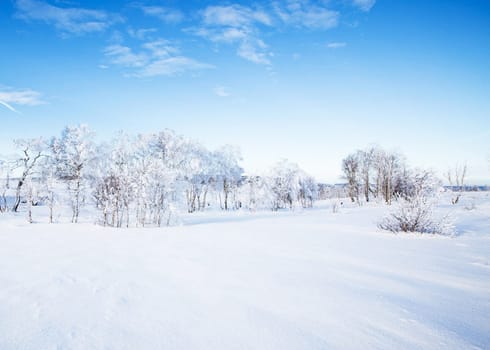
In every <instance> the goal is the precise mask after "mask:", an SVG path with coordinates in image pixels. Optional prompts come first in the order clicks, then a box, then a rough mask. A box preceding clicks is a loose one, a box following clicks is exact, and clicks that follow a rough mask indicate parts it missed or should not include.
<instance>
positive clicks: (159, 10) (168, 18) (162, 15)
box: [141, 6, 184, 23]
mask: <svg viewBox="0 0 490 350" xmlns="http://www.w3.org/2000/svg"><path fill="white" fill-rule="evenodd" d="M141 10H142V11H143V13H144V14H145V15H147V16H153V17H156V18H158V19H160V20H161V21H163V22H165V23H179V22H182V21H183V19H184V14H183V13H182V12H181V11H179V10H176V9H172V8H168V7H162V6H143V7H141Z"/></svg>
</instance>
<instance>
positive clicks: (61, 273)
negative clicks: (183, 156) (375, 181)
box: [0, 195, 490, 350]
mask: <svg viewBox="0 0 490 350" xmlns="http://www.w3.org/2000/svg"><path fill="white" fill-rule="evenodd" d="M480 197H481V198H483V196H480ZM481 198H476V199H475V201H479V202H478V203H477V204H476V208H475V209H473V210H466V209H464V206H465V203H462V204H461V205H460V206H459V207H458V208H457V209H453V208H452V207H450V206H447V208H443V209H448V210H456V212H455V217H456V218H457V221H456V225H457V229H458V232H459V235H458V236H456V237H442V236H428V235H417V234H398V235H394V234H391V233H386V232H382V231H380V230H378V229H377V228H376V222H377V221H378V219H379V218H380V217H381V216H382V215H383V214H385V212H386V207H384V206H382V207H379V206H367V205H366V206H364V207H361V208H342V209H341V211H340V213H337V214H334V213H332V211H331V210H330V208H329V207H328V203H322V204H320V205H319V206H318V207H317V208H315V209H313V210H309V211H295V212H292V213H291V212H279V213H272V212H261V213H246V212H231V213H224V214H223V213H204V214H202V213H197V214H196V215H192V216H188V217H185V218H184V219H183V220H184V222H185V225H184V226H180V227H172V228H144V229H136V228H135V229H111V228H103V227H100V226H95V225H92V224H88V223H85V224H78V225H75V224H53V225H49V224H44V223H37V224H33V225H29V224H27V223H23V221H21V219H22V220H23V218H21V217H11V216H6V215H3V216H0V349H3V350H8V349H309V350H312V349H490V204H489V203H490V200H488V195H487V196H486V197H485V199H486V201H485V202H482V200H481ZM467 200H469V199H467Z"/></svg>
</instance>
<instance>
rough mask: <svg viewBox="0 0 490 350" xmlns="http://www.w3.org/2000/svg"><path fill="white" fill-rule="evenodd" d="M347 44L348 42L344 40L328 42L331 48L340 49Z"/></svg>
mask: <svg viewBox="0 0 490 350" xmlns="http://www.w3.org/2000/svg"><path fill="white" fill-rule="evenodd" d="M346 46H347V43H344V42H332V43H328V44H327V47H328V48H329V49H340V48H342V47H346Z"/></svg>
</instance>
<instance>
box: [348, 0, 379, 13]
mask: <svg viewBox="0 0 490 350" xmlns="http://www.w3.org/2000/svg"><path fill="white" fill-rule="evenodd" d="M352 3H353V4H354V6H356V7H358V8H360V9H361V10H362V11H366V12H367V11H369V10H371V8H372V7H373V6H374V4H375V3H376V0H352Z"/></svg>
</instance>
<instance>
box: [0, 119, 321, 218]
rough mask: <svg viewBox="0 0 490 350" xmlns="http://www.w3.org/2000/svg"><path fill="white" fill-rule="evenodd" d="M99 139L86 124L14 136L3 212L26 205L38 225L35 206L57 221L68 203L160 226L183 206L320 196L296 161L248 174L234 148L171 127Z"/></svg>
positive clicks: (0, 163) (277, 203) (308, 202)
mask: <svg viewBox="0 0 490 350" xmlns="http://www.w3.org/2000/svg"><path fill="white" fill-rule="evenodd" d="M94 136H95V135H94V132H93V131H92V130H90V129H89V128H88V127H87V126H85V125H80V126H75V127H66V128H65V129H64V130H63V131H62V132H61V135H60V136H57V137H52V138H51V139H49V140H45V139H43V138H37V139H23V140H16V141H15V145H16V148H17V150H18V154H17V155H15V156H12V157H9V158H8V159H2V160H0V181H1V183H0V211H1V212H7V211H14V212H16V211H19V209H20V207H21V206H25V209H26V213H27V217H28V220H29V221H30V222H32V220H33V219H32V207H33V206H36V205H43V206H45V207H46V208H48V212H49V222H53V221H54V218H55V216H56V213H55V212H56V211H57V210H59V209H60V208H66V207H69V208H70V218H69V219H70V221H71V222H74V223H76V222H78V221H79V217H80V213H81V209H82V208H83V207H87V206H88V207H93V208H95V209H96V210H97V213H98V214H97V215H98V222H99V223H100V224H102V225H109V226H115V227H122V226H145V225H156V226H162V225H170V224H172V222H173V221H174V220H175V219H176V218H177V217H178V215H179V213H180V212H183V211H187V212H189V213H193V212H196V211H202V210H205V209H207V208H219V209H222V210H234V209H239V208H246V209H249V210H257V209H263V208H267V209H271V210H279V209H283V208H288V209H291V208H294V207H295V206H301V207H311V206H313V203H314V201H315V200H316V199H317V198H318V196H319V194H320V191H319V186H318V185H317V183H316V182H315V180H314V178H313V177H311V176H309V175H307V174H306V173H305V172H304V171H302V170H301V169H300V168H299V167H298V166H297V165H296V164H293V163H290V162H288V161H281V162H279V163H278V164H276V166H274V167H273V168H272V169H271V170H270V171H269V172H268V173H267V174H266V175H261V176H258V175H246V174H244V170H243V169H242V168H241V166H240V161H241V157H240V153H239V151H238V150H237V149H236V148H234V147H231V146H225V147H222V148H220V149H218V150H214V151H212V150H208V149H206V148H205V147H203V146H202V145H201V144H199V143H198V142H195V141H193V140H190V139H188V138H185V137H183V136H181V135H177V134H176V133H175V132H173V131H170V130H164V131H161V132H158V133H152V134H145V135H143V134H140V135H136V136H131V135H128V134H126V133H123V132H121V133H119V134H117V135H116V136H115V137H114V138H113V140H111V141H110V142H102V143H96V142H95V140H94ZM321 189H322V191H321V192H324V188H321ZM60 211H61V210H60Z"/></svg>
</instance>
